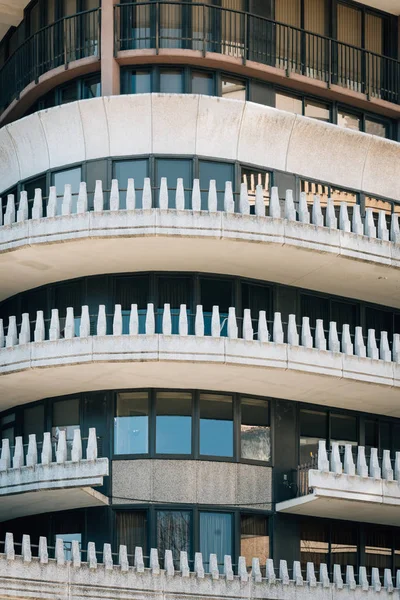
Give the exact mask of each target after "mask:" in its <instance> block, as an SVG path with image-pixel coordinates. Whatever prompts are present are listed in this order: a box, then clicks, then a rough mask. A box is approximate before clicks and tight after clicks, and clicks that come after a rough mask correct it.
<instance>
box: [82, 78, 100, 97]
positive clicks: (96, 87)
mask: <svg viewBox="0 0 400 600" xmlns="http://www.w3.org/2000/svg"><path fill="white" fill-rule="evenodd" d="M100 96H101V82H100V77H97V76H96V77H91V78H89V79H84V80H83V82H82V97H83V98H85V99H86V98H99V97H100Z"/></svg>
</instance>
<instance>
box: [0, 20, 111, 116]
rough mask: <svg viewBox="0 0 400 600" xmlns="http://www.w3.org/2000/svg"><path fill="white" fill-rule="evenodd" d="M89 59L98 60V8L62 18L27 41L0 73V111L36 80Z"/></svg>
mask: <svg viewBox="0 0 400 600" xmlns="http://www.w3.org/2000/svg"><path fill="white" fill-rule="evenodd" d="M89 56H99V57H100V9H99V8H97V9H94V10H87V11H84V12H81V13H78V14H76V15H72V16H69V17H64V18H63V19H60V20H58V21H56V22H55V23H52V24H51V25H48V26H47V27H44V28H43V29H40V30H39V31H38V32H36V33H35V34H33V35H32V36H31V37H29V38H28V39H26V40H25V41H24V42H23V43H22V44H21V46H19V47H18V48H17V49H16V50H15V52H14V53H13V54H12V55H11V56H10V57H9V59H8V60H7V62H6V63H5V64H4V65H3V67H2V68H1V70H0V110H4V109H5V108H6V107H7V106H8V105H9V104H10V103H11V102H12V101H13V100H14V99H15V98H18V96H19V94H20V93H21V91H22V90H23V89H24V88H25V87H26V86H27V85H29V84H30V83H32V82H33V81H34V82H37V81H38V79H39V77H40V76H41V75H43V73H46V72H47V71H50V70H51V69H55V68H56V67H60V66H62V65H64V66H65V68H67V67H68V65H69V63H70V62H72V61H74V60H77V59H80V58H87V57H89Z"/></svg>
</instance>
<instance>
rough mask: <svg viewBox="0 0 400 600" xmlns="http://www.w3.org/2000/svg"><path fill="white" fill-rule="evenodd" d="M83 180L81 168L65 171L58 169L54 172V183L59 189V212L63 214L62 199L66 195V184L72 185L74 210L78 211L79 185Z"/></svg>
mask: <svg viewBox="0 0 400 600" xmlns="http://www.w3.org/2000/svg"><path fill="white" fill-rule="evenodd" d="M81 181H82V172H81V168H80V167H77V168H75V169H66V170H65V171H58V173H54V174H53V185H54V186H55V187H56V190H57V214H58V215H61V207H62V200H63V195H64V188H65V185H66V184H70V185H71V191H72V212H73V213H75V212H76V205H77V202H78V193H79V185H80V182H81Z"/></svg>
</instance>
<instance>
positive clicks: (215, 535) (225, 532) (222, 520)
mask: <svg viewBox="0 0 400 600" xmlns="http://www.w3.org/2000/svg"><path fill="white" fill-rule="evenodd" d="M200 552H201V553H202V555H203V561H204V567H205V569H206V570H208V557H209V556H210V554H216V555H217V561H218V564H219V565H220V569H221V567H222V565H223V563H224V556H225V555H226V554H228V555H231V556H232V515H231V514H229V513H218V512H201V513H200Z"/></svg>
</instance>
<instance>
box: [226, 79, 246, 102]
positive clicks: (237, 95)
mask: <svg viewBox="0 0 400 600" xmlns="http://www.w3.org/2000/svg"><path fill="white" fill-rule="evenodd" d="M221 96H222V97H223V98H231V99H233V100H246V82H245V81H243V80H242V79H234V78H231V77H225V75H223V76H222V92H221Z"/></svg>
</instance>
